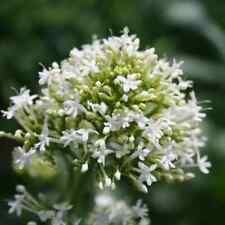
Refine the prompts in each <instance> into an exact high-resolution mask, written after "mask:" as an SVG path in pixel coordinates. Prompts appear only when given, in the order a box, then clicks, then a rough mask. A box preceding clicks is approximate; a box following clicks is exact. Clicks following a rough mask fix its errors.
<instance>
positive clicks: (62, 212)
mask: <svg viewBox="0 0 225 225" xmlns="http://www.w3.org/2000/svg"><path fill="white" fill-rule="evenodd" d="M16 189H17V194H16V195H15V199H14V200H12V201H9V202H8V205H9V207H10V209H9V213H10V214H11V213H14V212H15V213H16V214H17V216H21V214H22V212H23V211H28V212H30V213H32V214H33V215H35V216H36V217H37V218H39V220H40V222H48V224H51V225H65V224H71V225H78V224H79V223H80V220H79V219H73V221H71V220H69V218H70V217H71V216H70V215H69V212H70V211H71V210H72V208H73V207H72V206H71V205H69V204H68V203H60V204H53V206H51V205H47V204H46V203H44V202H42V201H40V199H36V198H35V197H33V196H32V195H31V194H30V193H29V192H28V191H27V190H26V188H25V187H24V186H23V185H17V188H16ZM31 224H32V225H35V224H36V222H33V221H30V222H28V225H31Z"/></svg>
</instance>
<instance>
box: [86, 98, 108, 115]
mask: <svg viewBox="0 0 225 225" xmlns="http://www.w3.org/2000/svg"><path fill="white" fill-rule="evenodd" d="M88 105H89V106H90V107H91V109H92V111H93V112H99V113H100V114H101V115H105V113H106V111H107V109H108V107H107V105H106V104H105V103H104V102H101V103H100V104H94V103H91V102H89V101H88Z"/></svg>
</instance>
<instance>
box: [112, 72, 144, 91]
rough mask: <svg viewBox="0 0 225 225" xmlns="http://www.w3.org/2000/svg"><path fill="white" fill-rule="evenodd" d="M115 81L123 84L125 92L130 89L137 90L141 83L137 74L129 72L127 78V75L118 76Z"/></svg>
mask: <svg viewBox="0 0 225 225" xmlns="http://www.w3.org/2000/svg"><path fill="white" fill-rule="evenodd" d="M114 82H115V83H119V84H121V85H122V87H123V91H124V92H125V93H128V92H129V91H130V90H132V91H133V90H136V89H137V88H138V86H139V85H140V83H141V81H140V80H136V75H135V74H129V75H127V78H126V77H125V76H117V78H116V79H115V81H114Z"/></svg>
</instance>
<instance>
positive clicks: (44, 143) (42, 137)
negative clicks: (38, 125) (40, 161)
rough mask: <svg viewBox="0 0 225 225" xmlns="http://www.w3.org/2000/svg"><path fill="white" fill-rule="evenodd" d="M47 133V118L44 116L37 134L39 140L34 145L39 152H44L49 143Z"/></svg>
mask: <svg viewBox="0 0 225 225" xmlns="http://www.w3.org/2000/svg"><path fill="white" fill-rule="evenodd" d="M48 135H49V130H48V118H47V117H45V121H44V126H43V129H42V133H41V135H40V136H39V141H40V142H39V143H37V144H36V145H35V148H36V149H39V150H40V151H41V152H44V151H45V150H46V147H47V146H49V145H50V138H49V137H48Z"/></svg>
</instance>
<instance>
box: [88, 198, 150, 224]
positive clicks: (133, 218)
mask: <svg viewBox="0 0 225 225" xmlns="http://www.w3.org/2000/svg"><path fill="white" fill-rule="evenodd" d="M147 216H148V209H147V207H146V206H145V205H144V204H142V201H141V200H138V201H137V203H136V205H134V206H133V207H129V206H128V205H127V203H126V202H124V201H118V200H115V199H114V198H112V196H110V195H107V194H101V195H98V196H97V197H96V207H95V210H94V212H93V213H92V214H91V216H90V219H89V224H91V225H93V224H94V225H113V224H117V225H128V224H136V225H149V224H150V221H149V219H148V217H147Z"/></svg>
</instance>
